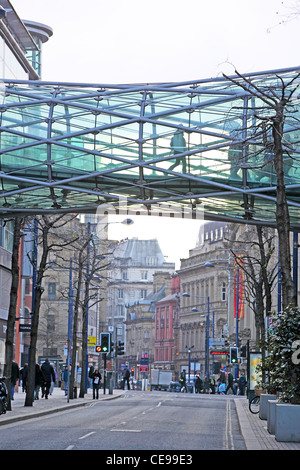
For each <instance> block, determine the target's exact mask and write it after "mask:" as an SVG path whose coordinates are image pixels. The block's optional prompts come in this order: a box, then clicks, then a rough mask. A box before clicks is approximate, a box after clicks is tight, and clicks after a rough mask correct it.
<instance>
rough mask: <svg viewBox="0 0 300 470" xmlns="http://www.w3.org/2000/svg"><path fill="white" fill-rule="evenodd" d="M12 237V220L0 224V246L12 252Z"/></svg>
mask: <svg viewBox="0 0 300 470" xmlns="http://www.w3.org/2000/svg"><path fill="white" fill-rule="evenodd" d="M13 237H14V223H13V221H12V220H8V221H3V220H1V222H0V246H2V247H3V248H5V250H7V251H12V247H13Z"/></svg>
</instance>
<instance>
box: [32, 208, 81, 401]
mask: <svg viewBox="0 0 300 470" xmlns="http://www.w3.org/2000/svg"><path fill="white" fill-rule="evenodd" d="M70 217H71V218H74V217H75V216H74V215H71V216H70ZM36 220H38V224H39V230H40V232H41V234H40V237H39V238H40V241H39V245H40V247H41V255H40V258H39V264H38V266H37V267H36V285H35V286H34V288H35V290H34V307H33V314H32V320H31V332H30V348H29V360H28V382H27V390H26V399H25V406H32V405H33V398H34V379H35V363H36V344H37V335H38V327H39V316H40V315H39V314H40V305H41V298H42V294H43V291H44V288H43V287H42V282H43V278H44V276H45V272H46V269H47V259H48V255H49V253H50V251H51V250H55V249H60V250H61V249H62V247H66V246H69V245H70V244H71V243H74V241H75V240H74V239H71V240H69V239H68V237H66V239H65V241H64V242H63V241H62V239H61V233H59V229H61V228H62V227H64V226H65V225H66V224H67V223H68V222H69V220H70V219H69V218H68V217H67V218H66V217H65V215H64V214H62V215H60V216H57V217H53V216H52V217H48V216H46V215H42V216H41V218H40V219H36ZM56 231H57V232H58V235H57V237H58V238H56ZM50 234H51V235H52V239H53V241H52V242H51V243H50V242H49V236H50ZM55 238H56V240H55ZM31 261H32V264H33V265H34V268H35V260H33V259H31Z"/></svg>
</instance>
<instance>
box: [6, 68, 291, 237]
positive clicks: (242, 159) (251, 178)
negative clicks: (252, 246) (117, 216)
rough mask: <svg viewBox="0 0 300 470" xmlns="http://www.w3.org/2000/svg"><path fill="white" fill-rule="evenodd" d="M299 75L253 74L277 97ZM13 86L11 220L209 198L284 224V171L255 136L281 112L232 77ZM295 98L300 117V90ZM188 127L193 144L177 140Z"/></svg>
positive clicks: (243, 219)
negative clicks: (280, 215)
mask: <svg viewBox="0 0 300 470" xmlns="http://www.w3.org/2000/svg"><path fill="white" fill-rule="evenodd" d="M299 73H300V67H296V68H289V69H280V70H275V71H266V72H257V73H252V74H251V73H250V74H246V75H244V76H245V77H247V78H248V79H250V80H251V83H253V85H254V86H261V85H264V87H265V88H264V89H267V88H268V87H272V91H271V92H272V93H273V92H276V91H278V90H279V89H280V85H281V83H282V82H284V83H289V82H290V80H291V79H292V78H295V77H297V76H298V74H299ZM231 78H236V79H239V77H237V76H236V77H231ZM3 83H4V89H3V102H2V104H0V216H2V217H9V216H13V215H16V214H22V215H24V214H25V215H26V214H39V213H52V212H58V211H59V212H73V211H76V212H89V213H93V212H96V211H97V209H98V207H99V206H101V204H111V205H113V206H116V205H118V204H119V202H120V199H122V200H124V201H126V204H127V205H128V206H130V207H131V210H132V208H137V210H139V211H141V213H143V212H144V213H145V214H146V213H149V210H151V206H152V207H153V206H154V205H162V206H163V207H164V210H165V211H166V212H168V211H171V210H172V208H182V209H184V208H186V207H189V208H190V209H191V211H192V213H193V216H195V214H196V211H197V207H199V206H202V207H203V206H204V213H205V218H206V219H209V220H224V221H232V222H239V223H250V224H257V223H260V224H264V225H269V226H276V223H275V203H276V174H275V171H274V168H271V167H270V165H269V167H268V163H269V162H266V153H267V151H266V147H265V146H264V143H263V139H262V138H261V139H259V138H258V136H257V135H255V133H253V132H252V128H254V127H255V126H256V125H259V124H261V123H262V122H263V119H264V118H265V116H266V115H267V114H266V113H268V112H269V111H270V110H269V109H268V108H266V107H265V106H264V105H263V103H262V102H261V101H259V100H258V99H257V98H255V97H254V96H253V95H251V93H250V92H249V91H246V90H243V89H242V88H241V87H239V86H238V85H236V84H234V83H233V82H232V81H230V80H228V79H227V78H225V77H217V78H211V79H201V80H195V81H187V82H177V83H156V84H128V85H127V84H116V85H108V84H87V83H66V82H65V83H55V82H46V81H35V80H31V81H22V80H9V79H7V80H3ZM297 85H298V83H297ZM294 86H295V83H294ZM271 92H270V93H271ZM249 103H250V104H249ZM292 104H293V106H294V108H293V109H294V111H295V113H296V115H298V114H297V113H300V100H299V93H298V94H295V98H294V101H293V103H292ZM258 106H259V107H260V109H259V110H258V109H256V112H255V114H254V112H252V111H251V109H253V108H255V107H258ZM296 117H297V116H296ZM298 122H299V119H295V120H293V119H292V118H291V117H287V119H286V124H285V128H284V142H285V143H284V145H285V148H286V152H287V155H288V156H287V157H286V158H285V165H286V170H285V171H286V173H285V180H286V181H285V182H286V192H287V199H288V204H289V210H290V218H291V227H292V229H293V230H299V229H300V224H299V222H298V220H299V217H298V213H299V207H300V176H298V172H299V173H300V171H299V167H300V165H299V163H298V158H299V153H300V148H299V144H298V142H299V138H298V133H299V132H300V131H299V129H300V125H299V124H298ZM178 135H181V136H182V137H183V139H184V140H181V142H183V143H182V144H176V145H175V146H174V145H173V146H172V140H171V139H172V138H173V137H174V136H178ZM176 167H178V169H177V170H176V171H174V168H176ZM185 168H186V170H185Z"/></svg>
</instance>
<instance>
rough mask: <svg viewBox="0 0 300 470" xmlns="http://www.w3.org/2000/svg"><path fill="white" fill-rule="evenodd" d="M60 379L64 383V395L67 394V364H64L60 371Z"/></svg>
mask: <svg viewBox="0 0 300 470" xmlns="http://www.w3.org/2000/svg"><path fill="white" fill-rule="evenodd" d="M61 381H62V382H63V383H64V390H65V395H66V396H67V395H68V390H69V388H68V383H69V374H68V366H65V368H64V369H63V371H62V373H61Z"/></svg>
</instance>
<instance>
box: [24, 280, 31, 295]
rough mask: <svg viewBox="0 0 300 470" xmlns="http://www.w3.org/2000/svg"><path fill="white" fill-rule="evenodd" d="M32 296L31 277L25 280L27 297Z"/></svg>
mask: <svg viewBox="0 0 300 470" xmlns="http://www.w3.org/2000/svg"><path fill="white" fill-rule="evenodd" d="M29 294H30V279H29V277H26V278H25V295H29Z"/></svg>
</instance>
